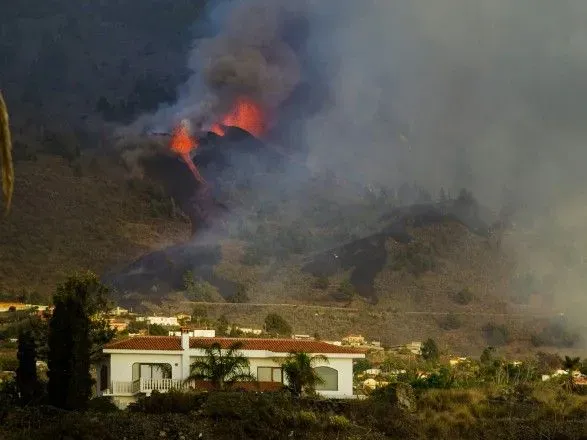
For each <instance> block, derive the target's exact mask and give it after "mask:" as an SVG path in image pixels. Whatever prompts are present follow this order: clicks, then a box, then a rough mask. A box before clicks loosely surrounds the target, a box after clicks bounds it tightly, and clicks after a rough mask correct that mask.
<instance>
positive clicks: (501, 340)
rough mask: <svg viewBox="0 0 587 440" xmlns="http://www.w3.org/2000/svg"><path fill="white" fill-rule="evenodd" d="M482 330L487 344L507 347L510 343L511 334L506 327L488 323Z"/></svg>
mask: <svg viewBox="0 0 587 440" xmlns="http://www.w3.org/2000/svg"><path fill="white" fill-rule="evenodd" d="M481 330H482V331H483V336H484V337H485V340H486V341H487V343H488V344H489V345H492V346H494V347H501V346H502V345H507V344H508V342H509V341H510V333H509V331H508V329H507V327H506V326H505V325H496V324H493V323H487V324H486V325H484V326H483V328H482V329H481Z"/></svg>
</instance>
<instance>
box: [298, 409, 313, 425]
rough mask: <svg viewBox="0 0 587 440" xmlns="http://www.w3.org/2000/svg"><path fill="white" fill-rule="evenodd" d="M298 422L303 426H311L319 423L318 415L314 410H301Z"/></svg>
mask: <svg viewBox="0 0 587 440" xmlns="http://www.w3.org/2000/svg"><path fill="white" fill-rule="evenodd" d="M297 421H298V424H299V425H300V426H302V427H309V426H314V425H317V424H318V417H317V416H316V414H315V413H314V412H313V411H304V410H302V411H300V412H299V413H298V414H297Z"/></svg>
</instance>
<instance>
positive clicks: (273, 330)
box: [264, 313, 292, 336]
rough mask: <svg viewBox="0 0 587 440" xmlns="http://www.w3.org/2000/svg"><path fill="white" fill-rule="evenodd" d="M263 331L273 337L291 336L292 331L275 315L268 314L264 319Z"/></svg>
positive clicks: (284, 321)
mask: <svg viewBox="0 0 587 440" xmlns="http://www.w3.org/2000/svg"><path fill="white" fill-rule="evenodd" d="M264 328H265V331H266V332H267V333H270V334H275V335H281V336H284V335H291V333H292V329H291V326H290V325H289V323H288V322H287V321H286V320H285V319H283V317H282V316H281V315H278V314H277V313H270V314H268V315H267V316H266V317H265V324H264Z"/></svg>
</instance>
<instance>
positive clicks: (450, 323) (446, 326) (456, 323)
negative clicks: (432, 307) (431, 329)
mask: <svg viewBox="0 0 587 440" xmlns="http://www.w3.org/2000/svg"><path fill="white" fill-rule="evenodd" d="M438 326H439V327H440V328H441V329H443V330H449V331H450V330H457V329H459V328H461V320H460V319H459V317H458V316H457V315H454V314H452V313H449V314H448V315H446V316H445V317H443V318H441V319H440V320H439V321H438Z"/></svg>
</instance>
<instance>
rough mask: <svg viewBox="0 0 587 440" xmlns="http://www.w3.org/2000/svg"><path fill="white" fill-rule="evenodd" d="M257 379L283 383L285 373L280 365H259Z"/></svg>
mask: <svg viewBox="0 0 587 440" xmlns="http://www.w3.org/2000/svg"><path fill="white" fill-rule="evenodd" d="M257 380H258V381H259V382H280V383H283V373H282V371H281V368H279V367H257Z"/></svg>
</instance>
